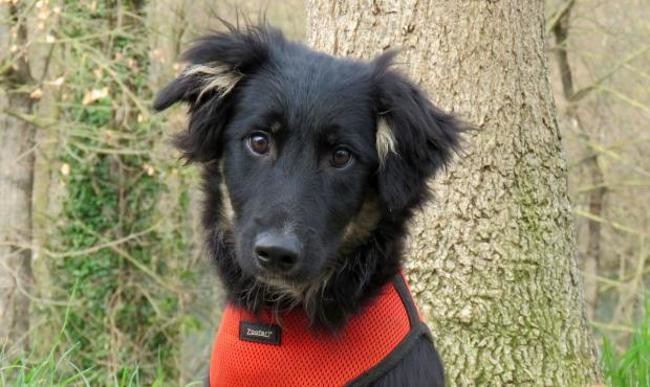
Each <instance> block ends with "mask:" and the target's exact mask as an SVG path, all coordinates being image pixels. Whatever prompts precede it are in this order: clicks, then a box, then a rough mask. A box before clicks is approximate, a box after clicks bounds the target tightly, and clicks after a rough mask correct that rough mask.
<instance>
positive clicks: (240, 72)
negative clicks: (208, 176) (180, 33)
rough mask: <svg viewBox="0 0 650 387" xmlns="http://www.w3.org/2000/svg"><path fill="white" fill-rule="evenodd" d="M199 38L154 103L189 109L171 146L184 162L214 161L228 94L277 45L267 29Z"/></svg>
mask: <svg viewBox="0 0 650 387" xmlns="http://www.w3.org/2000/svg"><path fill="white" fill-rule="evenodd" d="M224 24H225V26H226V27H227V31H225V32H217V33H214V34H212V35H208V36H204V37H203V38H201V39H199V40H198V41H196V42H195V44H194V45H193V46H192V47H191V48H190V49H189V50H188V51H187V52H185V53H184V54H183V59H184V60H185V61H186V62H188V65H187V67H186V68H185V70H184V71H183V72H182V73H181V74H180V75H179V76H178V77H177V78H176V79H174V80H173V81H172V82H170V83H169V84H168V85H167V86H166V87H165V88H163V89H162V90H161V91H160V92H159V93H158V95H157V96H156V99H155V101H154V104H153V107H154V109H155V110H157V111H161V110H165V109H167V108H168V107H170V106H172V105H173V104H175V103H177V102H184V103H186V104H188V105H189V113H190V121H189V125H188V129H187V131H185V132H182V133H179V134H177V135H176V137H175V140H174V144H175V145H176V146H177V148H179V149H180V150H181V151H182V152H183V155H184V157H185V158H186V159H187V160H188V161H209V160H212V159H215V158H218V157H219V154H220V140H219V139H220V136H221V132H222V131H223V128H224V127H225V125H226V124H227V122H228V119H229V116H230V113H231V110H232V106H233V101H232V100H233V98H231V97H232V96H233V95H234V94H236V90H237V87H238V86H239V85H240V84H241V83H243V82H244V81H245V79H246V77H248V76H250V75H251V74H253V73H254V72H255V71H256V70H257V69H259V68H260V67H262V66H263V65H264V64H265V63H266V62H267V60H268V58H269V56H270V49H271V46H272V45H273V44H275V45H278V44H283V43H284V37H283V36H282V33H281V32H280V31H278V30H275V29H273V28H271V27H269V26H266V25H262V26H258V27H253V26H249V27H244V28H239V27H235V26H233V25H230V24H228V23H225V22H224Z"/></svg>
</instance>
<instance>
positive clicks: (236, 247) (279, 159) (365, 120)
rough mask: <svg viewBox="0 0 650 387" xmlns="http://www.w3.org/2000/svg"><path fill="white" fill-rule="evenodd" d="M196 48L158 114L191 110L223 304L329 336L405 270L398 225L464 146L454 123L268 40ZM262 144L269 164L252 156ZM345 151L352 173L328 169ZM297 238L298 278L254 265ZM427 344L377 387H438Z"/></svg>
mask: <svg viewBox="0 0 650 387" xmlns="http://www.w3.org/2000/svg"><path fill="white" fill-rule="evenodd" d="M228 27H229V28H228V31H226V32H217V33H214V34H212V35H209V36H206V37H204V38H202V39H200V40H198V41H197V42H196V44H195V45H194V46H193V47H192V48H190V49H189V50H188V51H187V52H186V53H185V55H184V59H185V60H186V61H187V62H189V64H188V66H187V68H186V70H185V71H184V72H183V73H182V74H181V75H180V76H179V77H178V78H177V79H175V80H174V81H172V82H171V83H170V84H169V85H168V86H167V87H165V89H164V90H162V91H161V92H160V94H159V95H158V97H157V99H156V101H155V104H154V105H155V109H157V110H163V109H166V108H167V107H169V106H171V105H172V104H174V103H176V102H185V103H187V104H188V105H189V127H188V129H187V130H186V131H184V132H182V133H180V134H178V135H177V136H176V138H175V144H176V146H177V147H178V148H179V149H180V150H181V151H182V152H183V155H184V157H185V158H186V159H187V160H188V161H189V162H198V163H201V164H202V165H203V178H204V190H205V193H206V198H205V203H204V214H203V225H204V227H205V229H206V231H207V244H208V246H209V251H210V254H211V255H212V258H213V259H214V260H215V262H216V264H217V266H218V271H219V274H220V276H221V279H222V280H223V283H224V285H225V288H226V289H227V292H228V299H229V300H230V301H231V302H233V303H236V304H239V305H242V306H243V307H245V308H248V309H250V310H251V311H258V310H260V309H261V308H272V309H273V310H275V311H277V312H281V311H283V310H286V309H290V308H294V307H301V308H303V309H304V311H305V312H306V313H307V315H308V317H309V319H310V321H311V323H312V325H313V329H316V330H323V329H324V330H330V331H335V330H337V329H339V328H340V327H341V326H343V325H344V324H345V323H346V321H347V319H348V318H349V317H350V316H351V315H353V314H354V313H356V312H358V311H359V309H360V308H362V307H363V306H364V304H366V303H367V302H368V300H370V299H372V298H373V297H374V296H375V295H376V293H377V291H378V290H379V289H380V288H381V287H382V285H384V284H385V283H386V282H387V281H389V280H390V279H391V278H392V277H393V276H394V275H395V274H396V273H397V272H398V271H399V270H400V266H401V259H402V248H403V237H404V236H405V233H406V223H407V221H408V220H409V219H410V218H411V216H412V215H413V211H414V210H415V209H416V208H418V206H419V205H421V204H422V203H423V202H424V201H425V200H426V199H427V198H428V190H427V179H428V178H429V177H431V176H432V175H433V174H434V173H435V172H436V171H437V170H439V169H440V168H441V167H443V166H444V165H445V164H446V163H447V162H448V161H449V159H450V157H451V155H452V153H453V151H454V150H455V149H456V148H457V147H458V144H459V132H460V125H459V122H458V121H457V120H456V119H455V118H454V117H453V116H452V115H450V114H447V113H444V112H442V111H441V110H439V109H438V108H436V107H435V106H433V105H432V104H431V103H430V102H429V100H428V99H427V97H426V96H425V94H424V93H423V92H422V91H421V90H420V89H419V88H418V87H416V86H415V85H414V84H412V83H411V82H410V81H409V80H407V79H406V78H405V77H404V76H402V75H400V74H399V73H398V72H396V71H395V70H393V69H392V68H391V60H392V59H393V57H394V55H395V53H394V52H387V53H384V54H382V55H380V56H379V57H377V58H376V59H374V60H373V61H371V62H369V63H366V62H360V61H355V60H350V59H343V58H335V57H332V56H329V55H326V54H323V53H319V52H315V51H313V50H311V49H309V48H307V47H305V46H304V45H302V44H299V43H295V42H291V41H288V40H286V39H285V38H284V37H283V35H282V34H281V33H280V32H279V31H278V30H276V29H273V28H271V27H269V26H266V25H262V26H260V27H242V28H240V27H234V26H228ZM260 132H261V133H264V134H265V136H267V137H266V138H267V139H268V141H269V151H268V153H267V154H262V155H260V154H255V153H254V152H253V151H252V150H251V145H250V141H252V140H251V136H253V135H255V134H256V133H260ZM340 149H344V150H346V151H348V152H349V154H351V157H352V158H351V161H350V162H349V163H348V164H346V165H345V166H343V167H340V166H338V165H337V166H335V165H333V164H332V162H331V160H332V157H333V156H332V155H333V153H334V152H336V151H337V150H340ZM268 230H273V232H276V233H279V234H282V235H291V237H292V238H295V239H296V240H297V241H298V243H299V246H300V247H301V248H300V254H299V256H298V261H297V263H296V268H295V270H292V271H291V272H290V273H289V274H286V275H284V274H280V275H278V274H271V273H268V272H267V271H265V270H263V269H262V268H261V267H260V266H259V265H256V263H255V254H254V253H253V244H254V241H255V238H256V237H257V236H258V235H260V233H263V232H265V231H268ZM442 378H443V376H442V366H441V365H440V361H439V359H438V355H437V354H436V352H435V350H434V349H433V346H432V345H431V344H430V343H429V342H428V341H427V340H426V339H424V338H423V339H422V340H421V343H419V344H418V345H416V347H415V348H414V349H413V350H412V351H411V353H409V354H408V355H407V356H406V357H405V358H404V359H403V360H402V361H401V362H400V364H398V365H397V366H396V367H395V368H394V369H393V370H392V371H390V372H388V373H387V374H386V375H385V376H384V377H383V379H382V380H380V381H379V382H378V385H410V386H417V385H432V383H433V382H434V381H436V382H438V383H440V385H442V383H443V382H442V380H443V379H442Z"/></svg>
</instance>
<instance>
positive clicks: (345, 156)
mask: <svg viewBox="0 0 650 387" xmlns="http://www.w3.org/2000/svg"><path fill="white" fill-rule="evenodd" d="M351 160H352V154H351V153H350V151H349V150H347V149H345V148H337V149H336V150H334V153H332V160H331V164H332V166H333V167H334V168H343V167H345V166H346V165H348V164H349V163H350V161H351Z"/></svg>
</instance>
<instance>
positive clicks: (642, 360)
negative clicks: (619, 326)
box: [602, 302, 650, 387]
mask: <svg viewBox="0 0 650 387" xmlns="http://www.w3.org/2000/svg"><path fill="white" fill-rule="evenodd" d="M602 352H603V353H602V364H603V371H604V374H605V377H606V379H607V382H608V384H609V385H611V386H617V387H618V386H620V387H641V386H643V387H645V386H650V302H646V306H645V315H644V318H643V320H642V321H641V324H639V326H638V327H637V329H636V330H635V332H634V333H633V335H632V338H631V341H630V345H629V347H628V348H627V349H626V350H625V352H623V353H618V352H617V351H616V349H615V348H614V345H613V344H612V343H611V342H610V340H608V339H607V338H605V340H604V343H603V351H602Z"/></svg>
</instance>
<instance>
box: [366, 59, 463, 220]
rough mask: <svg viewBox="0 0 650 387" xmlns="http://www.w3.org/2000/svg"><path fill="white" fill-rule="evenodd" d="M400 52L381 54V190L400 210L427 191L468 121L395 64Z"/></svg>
mask: <svg viewBox="0 0 650 387" xmlns="http://www.w3.org/2000/svg"><path fill="white" fill-rule="evenodd" d="M395 54H396V53H395V52H388V53H385V54H383V55H380V56H379V57H378V58H376V59H375V60H374V61H373V62H372V64H373V65H374V66H375V67H374V71H375V84H376V85H377V87H378V89H377V104H378V110H377V111H378V117H377V134H376V145H377V153H378V156H379V171H378V175H377V183H378V190H379V196H380V198H381V200H382V201H383V203H384V205H385V206H386V207H387V209H388V211H389V213H391V214H392V215H394V216H399V215H400V214H401V213H403V211H404V210H409V209H411V208H413V207H414V206H417V205H419V204H421V203H422V202H423V201H424V200H425V199H426V198H427V196H428V186H427V180H428V178H429V177H431V176H432V175H434V174H435V173H436V172H437V171H438V170H439V169H441V168H442V167H444V166H445V165H447V163H448V162H449V161H450V159H451V157H452V155H453V153H454V152H455V151H456V150H458V148H459V144H460V135H461V132H462V130H463V129H462V128H463V124H462V123H461V122H460V121H459V120H457V119H456V118H455V117H454V116H453V115H451V114H448V113H445V112H443V111H442V110H440V109H438V108H437V107H435V106H434V105H433V104H432V103H431V102H430V101H429V99H428V98H427V96H426V94H425V93H424V92H423V91H422V90H421V89H420V88H419V87H417V86H416V85H415V84H413V83H412V82H411V81H409V80H408V79H406V78H405V77H404V76H402V75H401V74H399V73H397V72H396V71H394V70H392V69H390V65H391V61H392V59H393V57H394V56H395Z"/></svg>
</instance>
